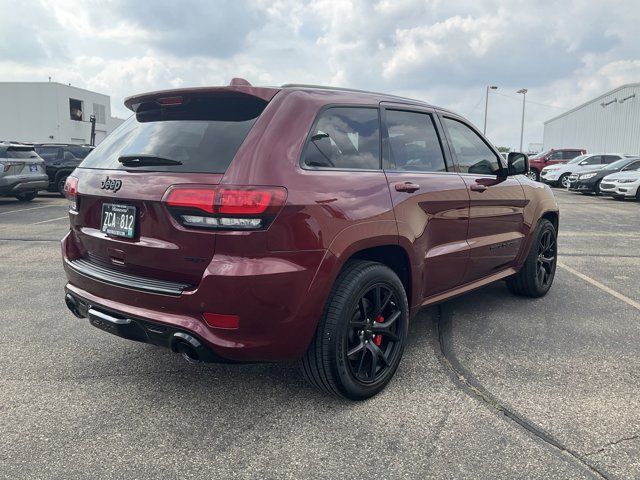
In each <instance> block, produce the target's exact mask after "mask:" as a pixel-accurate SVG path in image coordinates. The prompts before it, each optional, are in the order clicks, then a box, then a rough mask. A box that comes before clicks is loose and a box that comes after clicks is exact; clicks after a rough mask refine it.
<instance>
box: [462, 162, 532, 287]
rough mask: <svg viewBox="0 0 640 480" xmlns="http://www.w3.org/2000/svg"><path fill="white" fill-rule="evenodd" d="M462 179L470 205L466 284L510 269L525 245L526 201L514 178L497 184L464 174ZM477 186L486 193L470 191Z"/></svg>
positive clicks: (491, 180)
mask: <svg viewBox="0 0 640 480" xmlns="http://www.w3.org/2000/svg"><path fill="white" fill-rule="evenodd" d="M462 178H463V179H464V182H465V183H466V185H467V187H468V188H469V196H470V201H471V206H470V209H469V233H468V242H469V249H470V250H469V263H468V267H467V272H466V274H465V277H464V282H465V283H466V282H471V281H473V280H476V279H479V278H482V277H485V276H487V275H490V274H492V273H495V272H496V271H498V270H502V269H504V268H507V267H509V266H511V265H512V263H513V261H514V260H515V258H516V256H517V255H518V253H519V251H520V248H521V247H522V242H523V241H524V207H525V205H526V200H525V198H524V192H523V190H522V187H521V186H520V183H519V182H518V181H517V180H516V179H515V178H506V179H503V180H502V181H499V182H497V180H496V179H493V178H487V177H486V176H475V175H469V174H463V175H462ZM478 182H480V183H478ZM494 182H497V183H494ZM478 184H480V185H483V184H484V185H485V186H486V187H487V188H486V190H484V191H474V190H472V186H474V185H478Z"/></svg>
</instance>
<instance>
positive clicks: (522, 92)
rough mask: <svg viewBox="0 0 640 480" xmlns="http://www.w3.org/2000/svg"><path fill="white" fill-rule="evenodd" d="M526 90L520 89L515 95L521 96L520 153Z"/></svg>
mask: <svg viewBox="0 0 640 480" xmlns="http://www.w3.org/2000/svg"><path fill="white" fill-rule="evenodd" d="M528 91H529V90H527V89H526V88H521V89H520V90H518V91H517V92H516V93H521V94H522V123H521V124H520V153H522V138H523V137H524V106H525V103H526V101H527V92H528Z"/></svg>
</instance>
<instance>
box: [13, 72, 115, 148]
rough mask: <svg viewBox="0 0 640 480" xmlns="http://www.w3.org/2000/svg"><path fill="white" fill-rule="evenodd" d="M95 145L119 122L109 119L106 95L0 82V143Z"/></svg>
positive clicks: (53, 85)
mask: <svg viewBox="0 0 640 480" xmlns="http://www.w3.org/2000/svg"><path fill="white" fill-rule="evenodd" d="M91 115H95V117H96V145H97V144H98V143H100V142H101V141H102V140H103V139H104V138H105V137H106V136H107V135H108V134H109V133H111V132H112V131H113V130H114V129H115V128H116V127H117V126H118V125H120V124H121V123H122V122H123V120H122V119H120V118H114V117H112V116H111V100H110V98H109V96H108V95H103V94H101V93H96V92H92V91H89V90H85V89H82V88H77V87H72V86H70V85H63V84H61V83H56V82H0V140H13V141H18V142H55V143H76V144H83V143H89V142H90V140H91V122H90V121H89V117H90V116H91Z"/></svg>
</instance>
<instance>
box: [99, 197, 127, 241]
mask: <svg viewBox="0 0 640 480" xmlns="http://www.w3.org/2000/svg"><path fill="white" fill-rule="evenodd" d="M135 230H136V207H132V206H131V205H117V204H115V203H103V204H102V225H101V227H100V231H101V232H102V233H106V234H107V235H113V236H115V237H125V238H133V235H134V232H135Z"/></svg>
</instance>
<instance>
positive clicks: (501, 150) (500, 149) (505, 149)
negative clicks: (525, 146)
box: [498, 147, 511, 153]
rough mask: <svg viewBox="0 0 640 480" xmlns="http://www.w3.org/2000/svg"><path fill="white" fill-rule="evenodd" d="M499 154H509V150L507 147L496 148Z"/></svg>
mask: <svg viewBox="0 0 640 480" xmlns="http://www.w3.org/2000/svg"><path fill="white" fill-rule="evenodd" d="M498 151H499V152H500V153H509V152H510V151H511V149H510V148H509V147H498Z"/></svg>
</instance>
